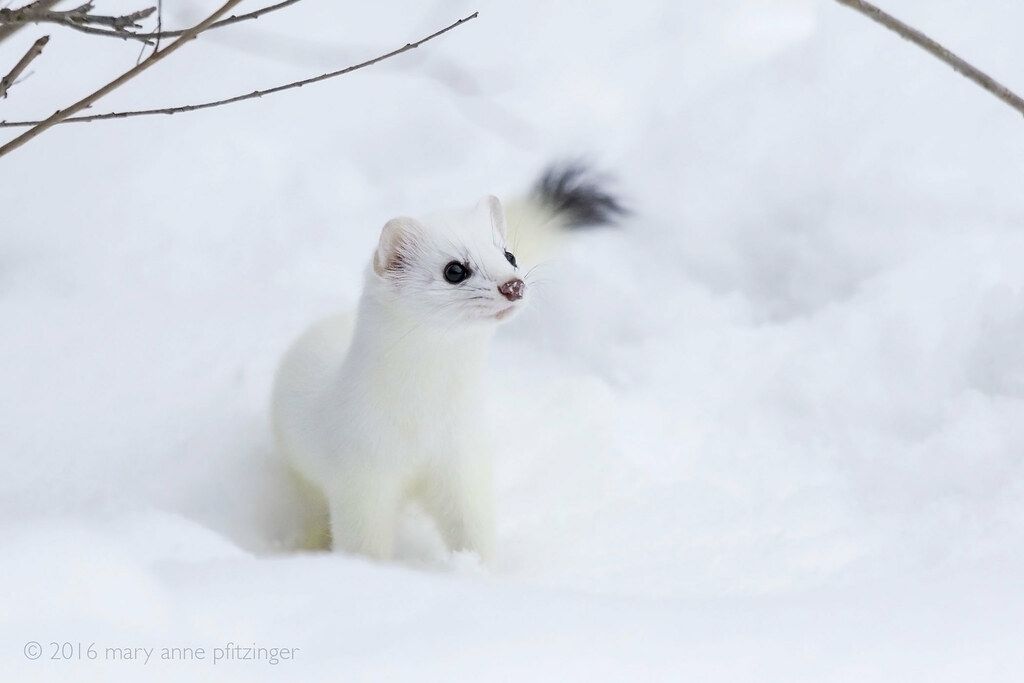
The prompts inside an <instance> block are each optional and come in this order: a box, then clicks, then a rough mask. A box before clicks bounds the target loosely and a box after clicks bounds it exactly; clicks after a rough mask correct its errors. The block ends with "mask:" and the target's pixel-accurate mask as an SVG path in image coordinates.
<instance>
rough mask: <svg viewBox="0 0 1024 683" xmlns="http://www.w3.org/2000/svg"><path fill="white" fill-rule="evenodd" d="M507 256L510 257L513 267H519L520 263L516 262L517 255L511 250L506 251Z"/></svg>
mask: <svg viewBox="0 0 1024 683" xmlns="http://www.w3.org/2000/svg"><path fill="white" fill-rule="evenodd" d="M505 258H506V259H508V262H509V263H511V264H512V267H513V268H518V267H519V264H517V263H516V257H515V255H513V254H512V252H511V251H506V252H505Z"/></svg>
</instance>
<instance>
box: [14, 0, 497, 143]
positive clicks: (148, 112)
mask: <svg viewBox="0 0 1024 683" xmlns="http://www.w3.org/2000/svg"><path fill="white" fill-rule="evenodd" d="M478 14H479V12H473V13H472V14H470V15H469V16H467V17H463V18H462V19H459V20H458V21H456V22H455V23H453V24H449V25H448V26H446V27H444V28H443V29H441V30H439V31H435V32H434V33H431V34H430V35H429V36H427V37H425V38H420V39H419V40H417V41H416V42H415V43H407V44H406V45H404V46H402V47H400V48H397V49H395V50H392V51H391V52H387V53H385V54H382V55H378V56H377V57H374V58H373V59H368V60H366V61H365V62H360V63H358V64H353V65H352V66H347V67H345V68H344V69H338V70H337V71H330V72H328V73H325V74H320V75H319V76H313V77H312V78H305V79H303V80H301V81H293V82H291V83H285V84H284V85H278V86H275V87H273V88H267V89H265V90H255V91H253V92H250V93H247V94H245V95H236V96H234V97H228V98H225V99H222V100H214V101H212V102H203V103H200V104H186V105H182V106H178V107H167V108H164V109H140V110H135V111H122V112H109V113H106V114H90V115H88V116H75V117H70V118H65V119H63V120H61V121H58V122H57V123H85V122H88V121H104V120H107V119H126V118H130V117H134V116H153V115H156V114H178V113H181V112H186V111H197V110H199V109H209V108H211V107H220V106H222V105H225V104H234V103H235V102H242V101H245V100H252V99H256V98H258V97H263V96H264V95H270V94H273V93H277V92H282V91H284V90H291V89H293V88H301V87H302V86H304V85H309V84H310V83H317V82H319V81H326V80H327V79H329V78H336V77H338V76H344V75H345V74H348V73H352V72H353V71H357V70H359V69H364V68H366V67H368V66H372V65H373V64H376V63H378V62H382V61H384V60H385V59H390V58H391V57H395V56H396V55H400V54H402V53H403V52H408V51H409V50H414V49H416V48H417V47H419V46H420V45H422V44H423V43H426V42H428V41H430V40H433V39H434V38H437V37H438V36H440V35H442V34H444V33H447V32H448V31H451V30H452V29H454V28H457V27H458V26H461V25H462V24H464V23H466V22H467V21H469V20H471V19H476V17H477V16H478ZM38 123H39V121H0V128H18V127H25V126H34V125H36V124H38ZM0 152H2V148H0Z"/></svg>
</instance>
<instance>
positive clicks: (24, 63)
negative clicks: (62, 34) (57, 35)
mask: <svg viewBox="0 0 1024 683" xmlns="http://www.w3.org/2000/svg"><path fill="white" fill-rule="evenodd" d="M48 42H50V36H43V37H42V38H40V39H39V40H37V41H36V42H34V43H32V47H30V48H29V49H28V52H26V53H25V56H24V57H22V58H21V59H19V60H18V63H17V64H15V65H14V68H13V69H11V70H10V72H9V73H8V74H7V75H6V76H4V77H3V78H0V98H3V97H7V91H8V90H9V89H10V87H11V86H12V85H14V81H16V80H17V79H18V76H20V75H21V72H22V71H24V70H25V69H27V68H28V65H29V64H31V63H32V60H33V59H35V58H36V57H38V56H39V55H41V54H42V53H43V48H44V47H45V46H46V44H47V43H48Z"/></svg>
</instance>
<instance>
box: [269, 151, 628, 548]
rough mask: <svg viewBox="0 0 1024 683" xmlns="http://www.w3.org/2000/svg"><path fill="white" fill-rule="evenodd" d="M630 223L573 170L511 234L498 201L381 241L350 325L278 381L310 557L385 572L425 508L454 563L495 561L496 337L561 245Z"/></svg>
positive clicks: (518, 210) (280, 420) (309, 335)
mask: <svg viewBox="0 0 1024 683" xmlns="http://www.w3.org/2000/svg"><path fill="white" fill-rule="evenodd" d="M622 211H623V210H622V207H621V206H620V205H619V203H618V202H617V200H616V199H615V198H614V197H612V196H611V195H609V194H608V193H607V192H606V191H604V190H603V189H602V188H601V187H600V185H599V184H598V183H596V182H594V180H593V179H590V178H588V176H587V173H586V170H585V169H584V168H583V167H582V166H580V165H569V166H567V167H563V168H560V169H551V170H549V171H548V172H547V173H545V174H544V175H543V176H542V177H541V179H540V180H539V181H538V183H537V185H536V187H535V189H534V191H533V193H532V194H531V195H529V196H528V197H527V198H525V199H522V200H519V201H516V202H512V203H511V204H510V206H509V220H508V224H507V225H506V215H505V212H504V210H503V209H502V206H501V204H500V202H499V201H498V199H497V198H496V197H485V198H484V199H483V200H481V201H480V202H479V203H478V204H477V205H476V207H475V208H473V209H472V210H469V211H464V212H458V213H451V214H446V215H444V216H439V217H434V218H428V219H424V220H416V219H413V218H395V219H392V220H390V221H388V222H387V224H385V225H384V228H383V229H382V230H381V234H380V240H379V243H378V246H377V249H376V251H375V253H374V254H373V257H372V259H371V261H370V264H369V265H368V267H367V269H366V275H365V284H364V287H363V293H362V297H361V299H360V301H359V306H358V311H357V313H356V315H355V316H354V318H353V316H352V315H341V316H337V317H334V318H330V319H328V320H325V321H322V322H321V323H318V324H316V325H314V326H313V327H312V328H311V329H310V330H309V331H308V332H306V334H304V335H303V336H302V337H301V338H300V339H299V340H298V341H297V342H296V343H295V344H294V346H293V347H292V348H291V349H290V350H289V351H288V353H287V354H286V355H285V358H284V360H283V361H282V363H281V366H280V368H279V370H278V373H277V379H276V382H275V386H274V395H273V422H274V431H275V435H276V438H277V442H278V447H279V449H280V451H281V453H282V454H283V455H284V457H285V458H286V459H287V462H288V464H289V465H290V467H291V468H292V469H293V470H294V471H295V473H296V474H297V475H298V477H299V479H300V481H301V482H302V483H303V485H304V486H303V490H304V493H305V495H306V498H307V502H308V504H309V506H310V510H311V515H310V520H311V522H312V526H313V528H311V529H310V530H309V537H308V538H307V539H306V540H305V545H306V546H307V547H323V546H327V545H330V546H332V547H333V548H334V549H336V550H341V551H345V552H353V553H361V554H363V555H367V556H370V557H373V558H378V559H388V558H390V557H392V554H393V550H394V543H395V532H396V526H397V524H398V519H399V513H400V512H401V510H402V506H403V505H404V504H405V503H406V502H407V501H409V500H410V499H413V498H415V499H416V500H418V501H419V502H420V504H421V505H422V507H423V508H424V510H426V511H427V513H429V514H430V515H431V516H432V517H433V518H434V519H435V521H436V522H437V526H438V529H439V531H440V533H441V535H442V537H443V539H444V541H445V543H446V545H447V546H448V548H449V549H450V550H453V551H456V550H466V551H473V552H476V553H478V554H479V556H480V558H481V559H483V560H485V561H486V560H487V559H489V558H490V557H491V556H492V555H493V552H494V544H495V539H494V512H493V501H492V495H491V457H490V449H489V447H488V434H487V430H486V428H485V427H484V425H483V405H484V401H485V400H487V398H488V392H487V391H486V388H485V387H482V386H481V374H482V369H483V366H484V363H485V362H486V359H487V352H488V347H489V346H490V340H491V337H492V335H493V334H494V330H495V328H496V326H497V324H498V322H499V321H502V320H505V319H508V318H509V317H510V316H512V315H514V314H515V313H516V312H517V311H518V310H519V309H520V308H521V307H522V306H523V304H524V302H525V300H526V298H527V297H528V296H529V292H530V279H529V270H528V269H527V268H525V264H526V263H532V262H534V260H535V259H536V258H538V257H539V256H540V254H542V253H543V252H544V251H545V250H546V249H547V248H549V247H548V245H549V243H550V242H551V241H552V239H553V238H556V237H557V236H558V234H559V233H562V232H566V231H567V229H569V228H574V227H578V226H585V225H599V224H603V223H609V222H611V220H612V219H613V218H614V217H615V216H616V215H617V214H619V213H622ZM513 250H515V252H516V254H515V255H513ZM517 256H519V258H520V259H521V260H522V261H523V263H522V264H520V263H519V261H517ZM525 257H528V258H525Z"/></svg>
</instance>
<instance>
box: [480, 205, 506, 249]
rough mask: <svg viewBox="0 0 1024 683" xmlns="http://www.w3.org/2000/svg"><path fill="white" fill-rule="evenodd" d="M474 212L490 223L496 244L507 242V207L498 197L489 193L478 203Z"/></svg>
mask: <svg viewBox="0 0 1024 683" xmlns="http://www.w3.org/2000/svg"><path fill="white" fill-rule="evenodd" d="M473 213H474V215H475V216H476V217H477V218H478V219H479V220H483V221H486V222H487V223H489V224H490V226H491V232H492V233H493V235H494V241H495V243H496V244H505V237H506V230H505V209H503V208H502V206H501V201H500V200H499V199H498V198H497V197H495V196H494V195H493V194H489V195H487V196H486V197H484V198H483V199H481V200H480V201H479V202H478V203H477V205H476V209H474V210H473Z"/></svg>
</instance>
